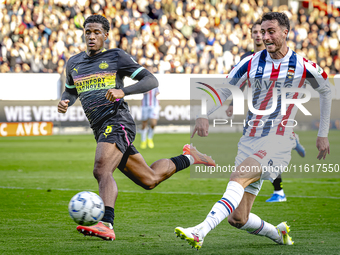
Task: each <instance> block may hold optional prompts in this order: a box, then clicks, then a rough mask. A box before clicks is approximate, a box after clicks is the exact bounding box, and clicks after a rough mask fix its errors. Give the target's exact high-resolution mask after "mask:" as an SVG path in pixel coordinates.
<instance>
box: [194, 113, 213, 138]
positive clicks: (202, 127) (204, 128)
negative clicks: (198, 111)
mask: <svg viewBox="0 0 340 255" xmlns="http://www.w3.org/2000/svg"><path fill="white" fill-rule="evenodd" d="M208 130H209V120H208V119H205V118H198V119H196V124H195V128H194V131H193V132H192V135H191V138H193V137H194V135H195V133H196V132H197V134H198V135H199V136H202V137H204V136H208V133H209V132H208Z"/></svg>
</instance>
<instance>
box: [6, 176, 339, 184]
mask: <svg viewBox="0 0 340 255" xmlns="http://www.w3.org/2000/svg"><path fill="white" fill-rule="evenodd" d="M6 178H11V179H18V178H25V179H65V177H64V176H52V177H51V176H25V177H22V176H19V175H18V176H15V175H12V176H6ZM71 178H72V179H88V180H90V179H93V176H88V177H83V176H72V177H71ZM114 178H115V179H126V176H114ZM176 179H177V178H176V177H171V180H176ZM211 179H213V178H211ZM197 180H199V181H204V180H210V178H209V179H206V178H200V179H197ZM215 180H216V181H226V183H227V181H228V179H221V178H216V179H215ZM283 182H284V183H305V184H325V185H334V184H336V185H338V184H340V182H328V181H325V182H323V181H299V179H298V178H297V179H296V181H292V180H287V179H284V180H283Z"/></svg>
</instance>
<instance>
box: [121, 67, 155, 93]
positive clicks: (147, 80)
mask: <svg viewBox="0 0 340 255" xmlns="http://www.w3.org/2000/svg"><path fill="white" fill-rule="evenodd" d="M136 78H137V79H139V81H138V82H137V83H135V84H133V85H130V86H127V87H125V88H123V89H122V90H123V92H124V94H125V95H126V96H127V95H132V94H140V93H145V92H147V91H149V90H152V89H154V88H157V87H158V80H157V78H156V77H155V76H154V75H153V74H152V73H150V72H149V71H147V70H143V71H142V72H141V74H140V75H137V77H136Z"/></svg>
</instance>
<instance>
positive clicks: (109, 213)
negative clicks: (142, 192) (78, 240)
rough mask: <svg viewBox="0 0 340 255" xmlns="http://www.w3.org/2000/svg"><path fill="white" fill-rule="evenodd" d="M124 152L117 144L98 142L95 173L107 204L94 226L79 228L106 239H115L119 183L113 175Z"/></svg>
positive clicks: (84, 232) (82, 231)
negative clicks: (115, 213) (115, 215)
mask: <svg viewBox="0 0 340 255" xmlns="http://www.w3.org/2000/svg"><path fill="white" fill-rule="evenodd" d="M122 156H123V154H122V153H121V152H120V150H119V149H118V148H117V146H116V144H112V143H106V142H99V143H98V144H97V149H96V156H95V163H94V169H93V175H94V177H95V178H96V179H97V181H98V186H99V195H100V197H101V198H102V199H103V202H104V204H105V214H104V217H103V219H102V221H100V222H99V223H97V224H96V225H94V226H78V227H77V230H78V231H79V232H80V233H81V234H84V235H85V236H86V235H89V236H96V237H99V238H102V239H104V240H112V241H113V240H115V239H116V235H115V232H114V230H113V227H112V225H113V218H114V209H113V208H114V205H115V202H116V199H117V195H118V188H117V184H116V182H115V180H114V178H113V176H112V173H113V171H114V170H115V169H116V167H117V166H118V164H119V162H120V160H121V158H122Z"/></svg>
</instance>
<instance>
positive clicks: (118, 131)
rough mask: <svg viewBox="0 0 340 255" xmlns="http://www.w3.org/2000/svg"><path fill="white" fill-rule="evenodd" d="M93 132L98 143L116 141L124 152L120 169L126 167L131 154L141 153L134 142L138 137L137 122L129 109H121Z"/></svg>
mask: <svg viewBox="0 0 340 255" xmlns="http://www.w3.org/2000/svg"><path fill="white" fill-rule="evenodd" d="M93 133H94V136H95V139H96V141H97V143H99V142H106V143H112V144H114V143H115V144H116V146H117V148H118V149H119V150H120V151H121V152H122V153H123V158H122V160H121V162H120V164H119V166H118V168H119V170H123V169H124V168H125V164H126V161H127V159H128V157H129V156H130V155H134V154H136V153H139V152H138V150H137V149H136V148H135V146H133V144H132V142H133V141H134V140H135V137H136V124H135V122H134V121H133V119H132V116H131V114H130V112H129V111H128V110H125V109H119V110H118V112H117V113H116V114H115V115H113V116H112V117H110V118H108V119H107V120H104V121H103V122H102V123H101V124H100V125H98V126H97V127H96V128H93Z"/></svg>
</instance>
